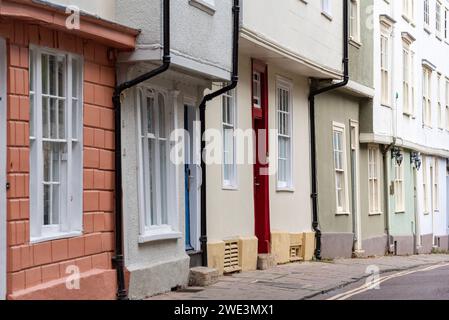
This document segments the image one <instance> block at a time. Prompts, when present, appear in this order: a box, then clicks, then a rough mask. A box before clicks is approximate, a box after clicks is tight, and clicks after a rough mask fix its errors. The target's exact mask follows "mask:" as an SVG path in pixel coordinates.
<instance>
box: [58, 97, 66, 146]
mask: <svg viewBox="0 0 449 320" xmlns="http://www.w3.org/2000/svg"><path fill="white" fill-rule="evenodd" d="M58 102H59V107H58V127H59V139H65V100H59V101H58Z"/></svg>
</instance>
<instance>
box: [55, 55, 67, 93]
mask: <svg viewBox="0 0 449 320" xmlns="http://www.w3.org/2000/svg"><path fill="white" fill-rule="evenodd" d="M57 68H58V73H57V76H58V92H57V95H58V96H59V97H65V58H63V57H58V62H57Z"/></svg>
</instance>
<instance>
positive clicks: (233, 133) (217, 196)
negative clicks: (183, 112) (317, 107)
mask: <svg viewBox="0 0 449 320" xmlns="http://www.w3.org/2000/svg"><path fill="white" fill-rule="evenodd" d="M325 3H327V5H329V6H330V5H331V4H330V2H329V3H328V2H325ZM341 3H342V2H341V1H338V4H337V3H335V4H333V6H335V8H337V7H339V8H341V7H342V6H341ZM327 5H326V7H323V6H322V4H321V3H320V2H319V1H309V2H307V3H306V2H305V1H283V2H276V3H274V2H271V1H262V4H261V1H252V0H247V1H244V2H243V6H242V26H241V36H240V55H239V60H240V69H239V85H238V87H237V88H236V90H234V91H233V92H231V93H230V94H228V95H226V96H224V97H222V98H221V99H216V100H215V101H214V102H213V103H211V104H210V106H209V108H208V113H207V125H208V127H209V128H215V129H217V128H219V130H220V131H221V132H223V133H224V135H225V136H224V139H223V149H222V150H223V155H222V156H221V157H222V159H223V162H222V164H216V165H210V166H209V167H208V176H207V191H208V193H207V196H208V207H207V214H208V221H207V222H208V224H207V236H208V264H209V266H211V267H214V268H217V269H218V270H219V271H220V272H221V273H223V272H224V273H228V272H234V271H238V270H254V269H256V268H257V267H258V265H259V268H260V267H262V268H263V267H264V264H263V261H264V260H265V259H267V256H266V255H267V254H268V255H271V257H272V258H273V259H274V262H275V263H278V264H283V263H288V262H291V261H298V260H310V259H312V257H313V251H314V248H315V235H314V231H313V228H312V215H311V201H310V194H311V187H310V175H311V172H310V166H311V164H310V127H309V105H308V95H309V92H310V84H309V78H325V79H329V78H332V79H338V78H340V77H341V75H342V53H343V49H342V43H343V41H342V30H343V23H342V14H341V12H342V11H341V10H338V13H336V14H335V15H332V17H331V16H330V7H328V6H327ZM268 15H269V16H271V17H272V19H270V20H268V21H267V20H266V19H261V17H265V16H268ZM310 26H315V27H316V28H315V30H316V34H315V35H314V37H311V36H310V34H308V33H305V32H302V31H303V30H309V29H310ZM258 255H259V256H258ZM268 259H269V258H268ZM258 260H259V264H258Z"/></svg>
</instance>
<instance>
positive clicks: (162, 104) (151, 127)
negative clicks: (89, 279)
mask: <svg viewBox="0 0 449 320" xmlns="http://www.w3.org/2000/svg"><path fill="white" fill-rule="evenodd" d="M137 100H138V103H139V104H140V107H139V108H137V117H138V119H139V130H138V131H139V137H140V146H139V151H140V152H139V153H140V157H139V158H140V159H139V185H140V188H139V189H140V190H139V195H140V197H139V205H140V212H141V229H140V232H141V235H140V240H139V241H140V242H145V241H150V240H158V239H160V238H158V237H160V236H164V235H166V236H173V237H175V236H176V237H178V236H180V234H179V233H178V232H176V230H174V228H173V226H174V225H175V223H176V219H175V218H174V217H173V212H175V211H176V188H175V181H174V174H175V172H174V170H175V168H174V164H173V163H172V161H170V149H171V148H170V133H171V130H172V129H173V128H172V127H173V126H172V121H171V119H172V118H173V108H172V107H171V106H170V105H169V103H168V99H167V94H166V93H164V92H160V91H157V90H151V89H139V91H138V99H137Z"/></svg>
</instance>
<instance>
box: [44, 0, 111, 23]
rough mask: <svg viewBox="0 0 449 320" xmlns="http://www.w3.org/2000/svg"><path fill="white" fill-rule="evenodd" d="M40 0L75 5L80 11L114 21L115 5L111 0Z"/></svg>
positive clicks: (68, 5)
mask: <svg viewBox="0 0 449 320" xmlns="http://www.w3.org/2000/svg"><path fill="white" fill-rule="evenodd" d="M42 2H49V3H54V4H57V5H63V6H67V7H73V8H75V7H77V8H79V9H80V10H81V11H83V12H86V13H88V14H91V15H95V16H98V17H100V18H102V19H105V20H110V21H114V19H115V7H114V5H111V4H112V3H111V0H93V1H92V0H43V1H42Z"/></svg>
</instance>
